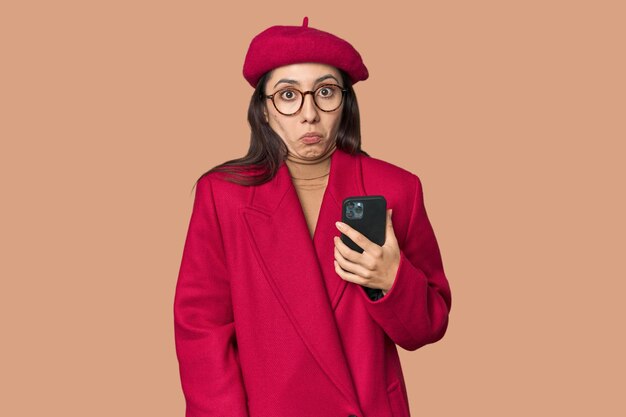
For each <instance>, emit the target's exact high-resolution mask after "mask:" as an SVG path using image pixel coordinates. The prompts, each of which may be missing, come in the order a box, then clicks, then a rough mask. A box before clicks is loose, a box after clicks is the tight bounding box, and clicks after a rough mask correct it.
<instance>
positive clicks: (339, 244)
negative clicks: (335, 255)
mask: <svg viewBox="0 0 626 417" xmlns="http://www.w3.org/2000/svg"><path fill="white" fill-rule="evenodd" d="M334 240H335V248H337V250H338V251H339V252H340V253H341V255H342V256H343V257H344V258H346V259H347V260H349V261H352V262H357V263H358V262H359V259H360V258H361V257H362V254H361V253H359V252H357V251H355V250H354V249H352V248H351V247H350V246H348V245H346V244H345V243H344V242H343V240H341V238H340V237H339V236H335V237H334Z"/></svg>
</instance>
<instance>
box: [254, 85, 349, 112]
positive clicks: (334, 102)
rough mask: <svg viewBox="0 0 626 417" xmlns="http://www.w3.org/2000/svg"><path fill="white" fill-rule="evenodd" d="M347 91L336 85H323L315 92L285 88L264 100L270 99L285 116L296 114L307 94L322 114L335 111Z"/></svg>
mask: <svg viewBox="0 0 626 417" xmlns="http://www.w3.org/2000/svg"><path fill="white" fill-rule="evenodd" d="M346 91H348V90H346V89H345V88H341V86H339V85H337V84H323V85H321V86H319V87H317V88H316V89H315V91H310V90H309V91H304V92H302V91H300V90H298V89H297V88H294V87H287V88H283V89H280V90H278V91H276V92H275V93H274V94H270V95H266V96H265V98H266V99H271V100H272V103H274V107H275V108H276V110H277V111H278V112H279V113H280V114H283V115H285V116H291V115H293V114H296V113H298V112H299V111H300V109H301V108H302V105H303V104H304V97H305V96H306V95H307V94H309V93H310V94H311V95H312V96H313V102H314V103H315V105H316V106H317V108H318V109H320V110H321V111H324V112H330V111H334V110H337V109H338V108H339V106H341V103H342V102H343V96H344V93H345V92H346Z"/></svg>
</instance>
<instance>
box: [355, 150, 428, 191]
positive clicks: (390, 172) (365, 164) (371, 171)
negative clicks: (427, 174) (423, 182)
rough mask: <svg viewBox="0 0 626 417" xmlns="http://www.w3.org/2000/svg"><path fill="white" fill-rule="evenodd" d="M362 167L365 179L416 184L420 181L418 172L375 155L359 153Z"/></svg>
mask: <svg viewBox="0 0 626 417" xmlns="http://www.w3.org/2000/svg"><path fill="white" fill-rule="evenodd" d="M359 159H360V161H361V169H362V171H363V178H364V180H365V181H376V180H377V181H384V182H387V181H390V180H393V181H395V182H404V183H405V184H407V183H411V184H414V183H415V181H419V178H418V176H417V175H416V174H414V173H413V172H411V171H409V170H408V169H405V168H403V167H401V166H398V165H395V164H393V163H391V162H387V161H385V160H382V159H379V158H376V157H374V156H367V155H363V154H361V155H359Z"/></svg>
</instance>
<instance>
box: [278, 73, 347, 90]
mask: <svg viewBox="0 0 626 417" xmlns="http://www.w3.org/2000/svg"><path fill="white" fill-rule="evenodd" d="M328 78H332V79H333V80H335V81H337V83H339V80H337V79H336V78H335V77H334V76H333V75H331V74H326V75H324V76H322V77H319V78H318V79H317V80H315V84H317V83H319V82H320V81H324V80H326V79H328ZM280 83H289V84H297V85H300V83H299V82H298V81H296V80H290V79H288V78H283V79H281V80H278V82H277V83H276V84H274V88H276V86H277V85H278V84H280ZM315 84H313V85H315Z"/></svg>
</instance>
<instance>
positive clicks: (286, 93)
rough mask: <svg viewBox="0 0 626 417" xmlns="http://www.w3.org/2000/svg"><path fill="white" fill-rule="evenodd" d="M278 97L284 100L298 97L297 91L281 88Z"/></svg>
mask: <svg viewBox="0 0 626 417" xmlns="http://www.w3.org/2000/svg"><path fill="white" fill-rule="evenodd" d="M279 97H280V98H281V99H282V100H285V101H291V100H295V99H296V98H297V97H298V92H297V91H294V90H290V89H285V90H282V91H281V92H280V94H279Z"/></svg>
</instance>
